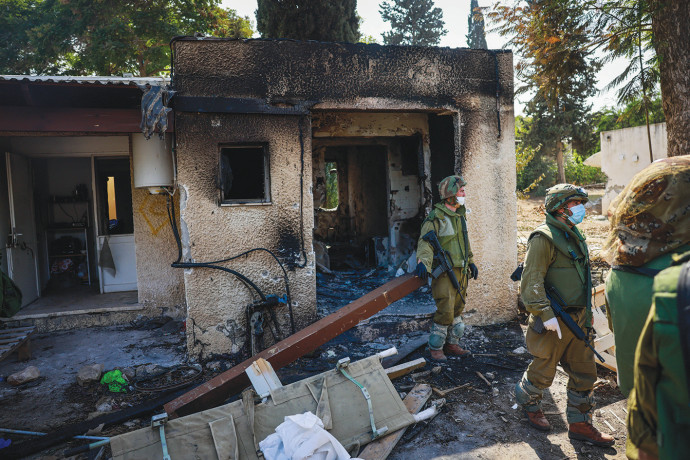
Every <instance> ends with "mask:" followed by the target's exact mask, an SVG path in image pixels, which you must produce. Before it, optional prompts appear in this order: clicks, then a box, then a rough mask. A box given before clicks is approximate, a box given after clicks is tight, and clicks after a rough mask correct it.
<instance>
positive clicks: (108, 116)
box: [0, 106, 171, 133]
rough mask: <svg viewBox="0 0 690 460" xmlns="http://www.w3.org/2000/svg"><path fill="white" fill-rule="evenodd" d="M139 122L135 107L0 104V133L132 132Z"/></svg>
mask: <svg viewBox="0 0 690 460" xmlns="http://www.w3.org/2000/svg"><path fill="white" fill-rule="evenodd" d="M140 123H141V111H140V110H136V109H107V108H74V107H10V106H0V133H12V132H22V133H32V132H42V133H44V132H53V133H68V132H75V133H136V132H140V131H141V129H140V128H139V124H140ZM170 125H171V124H170V123H169V126H170Z"/></svg>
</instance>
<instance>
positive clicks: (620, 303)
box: [606, 155, 690, 396]
mask: <svg viewBox="0 0 690 460" xmlns="http://www.w3.org/2000/svg"><path fill="white" fill-rule="evenodd" d="M688 190H690V155H684V156H680V157H672V158H664V159H662V160H658V161H655V162H654V163H652V164H651V165H649V166H647V167H646V168H645V169H643V170H642V171H640V172H639V173H637V174H636V175H635V177H633V179H632V180H631V181H630V183H629V184H628V185H627V186H626V187H625V189H623V191H622V192H621V193H620V194H619V195H618V197H616V199H615V200H614V201H613V203H612V204H611V206H610V207H609V218H610V220H611V231H610V233H609V239H608V242H607V250H608V254H609V261H610V262H611V268H612V270H611V272H610V273H609V275H608V277H607V279H606V299H607V305H608V308H607V309H606V313H607V315H608V316H609V322H610V324H611V330H612V331H614V333H615V335H614V337H615V341H616V366H617V368H618V383H619V385H620V389H621V392H622V393H623V395H624V396H628V393H629V392H630V390H631V389H632V386H633V364H634V359H635V347H636V345H637V340H638V338H639V337H640V333H641V332H642V327H643V326H644V324H645V320H646V319H647V314H648V313H649V307H650V305H651V304H652V283H653V281H654V276H655V275H656V274H657V273H659V272H660V271H661V270H664V269H665V268H667V267H669V266H670V264H671V257H672V256H673V255H674V254H680V253H684V252H686V251H690V212H689V208H690V198H689V195H688V193H689V192H688Z"/></svg>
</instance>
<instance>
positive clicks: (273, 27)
mask: <svg viewBox="0 0 690 460" xmlns="http://www.w3.org/2000/svg"><path fill="white" fill-rule="evenodd" d="M257 6H258V7H257V10H256V28H257V29H258V31H259V33H260V34H261V37H263V38H292V39H295V40H318V41H329V42H350V43H355V42H357V41H358V40H359V21H360V18H359V16H357V0H329V1H327V2H322V1H319V0H258V2H257Z"/></svg>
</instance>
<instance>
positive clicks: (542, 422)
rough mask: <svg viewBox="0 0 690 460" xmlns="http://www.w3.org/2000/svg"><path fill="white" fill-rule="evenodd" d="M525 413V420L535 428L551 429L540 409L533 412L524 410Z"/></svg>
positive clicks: (541, 429)
mask: <svg viewBox="0 0 690 460" xmlns="http://www.w3.org/2000/svg"><path fill="white" fill-rule="evenodd" d="M525 415H527V421H528V422H529V424H530V425H532V426H533V427H534V428H536V429H537V430H540V431H550V430H551V424H550V423H549V421H548V420H546V416H545V415H544V412H542V411H541V409H540V410H538V411H534V412H529V411H525Z"/></svg>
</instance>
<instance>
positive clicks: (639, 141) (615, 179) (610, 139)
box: [600, 123, 668, 213]
mask: <svg viewBox="0 0 690 460" xmlns="http://www.w3.org/2000/svg"><path fill="white" fill-rule="evenodd" d="M649 128H650V135H651V140H652V153H653V155H654V159H655V160H658V159H660V158H666V157H667V156H668V155H667V153H666V123H656V124H653V125H650V127H649ZM600 136H601V170H602V171H603V172H604V174H606V176H608V180H607V182H606V190H605V192H604V196H603V197H602V202H601V209H602V210H603V212H604V213H606V210H607V209H608V208H609V206H610V205H611V202H612V201H613V200H614V199H615V198H616V197H617V196H618V194H619V193H620V192H621V191H622V190H623V188H624V187H625V186H626V185H627V184H628V182H630V180H631V179H632V178H633V176H634V175H635V174H637V173H638V172H640V171H642V170H643V169H644V168H646V167H647V166H648V165H649V164H650V163H651V161H650V159H649V140H648V138H647V127H646V126H635V127H633V128H624V129H616V130H613V131H603V132H601V133H600Z"/></svg>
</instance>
